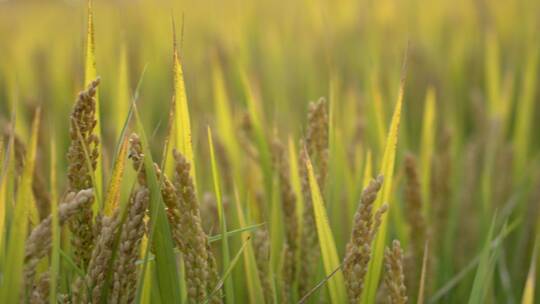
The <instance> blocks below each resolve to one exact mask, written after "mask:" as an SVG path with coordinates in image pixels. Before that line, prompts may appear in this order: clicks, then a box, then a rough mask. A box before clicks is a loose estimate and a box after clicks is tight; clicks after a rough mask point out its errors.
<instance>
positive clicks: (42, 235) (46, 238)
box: [24, 189, 93, 290]
mask: <svg viewBox="0 0 540 304" xmlns="http://www.w3.org/2000/svg"><path fill="white" fill-rule="evenodd" d="M92 201H93V193H92V190H91V189H87V190H81V191H79V192H78V193H73V192H72V193H69V194H67V195H66V197H65V198H64V202H63V203H62V204H60V206H59V207H58V221H59V224H60V225H63V224H64V223H65V222H66V221H67V220H68V219H70V218H71V217H73V216H74V215H76V214H77V213H78V212H80V210H81V209H84V208H88V207H90V205H91V204H92ZM51 223H52V217H51V216H50V215H49V216H48V217H47V218H46V219H45V220H43V221H42V222H41V223H40V224H39V225H38V226H36V227H35V228H34V229H33V230H32V232H30V235H29V236H28V238H27V239H26V244H25V253H24V261H25V266H24V281H25V284H26V288H27V290H31V288H32V286H33V284H34V276H35V273H36V266H37V265H38V263H39V262H40V260H41V259H42V258H44V257H46V256H47V253H48V252H49V250H50V248H51V245H52V225H51Z"/></svg>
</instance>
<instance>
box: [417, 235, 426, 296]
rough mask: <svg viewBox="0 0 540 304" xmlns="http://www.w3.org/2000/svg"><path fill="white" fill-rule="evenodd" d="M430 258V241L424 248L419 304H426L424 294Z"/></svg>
mask: <svg viewBox="0 0 540 304" xmlns="http://www.w3.org/2000/svg"><path fill="white" fill-rule="evenodd" d="M428 257H429V241H426V245H425V246H424V257H423V258H422V271H421V272H420V273H421V275H420V283H419V284H418V286H419V287H418V299H417V301H416V303H417V304H424V294H425V289H426V274H427V262H428Z"/></svg>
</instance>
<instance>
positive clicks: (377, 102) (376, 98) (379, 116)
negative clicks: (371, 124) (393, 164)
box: [373, 81, 386, 150]
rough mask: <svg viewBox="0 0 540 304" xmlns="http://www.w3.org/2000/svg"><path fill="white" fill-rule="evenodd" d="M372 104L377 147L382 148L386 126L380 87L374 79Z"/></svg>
mask: <svg viewBox="0 0 540 304" xmlns="http://www.w3.org/2000/svg"><path fill="white" fill-rule="evenodd" d="M373 106H374V110H375V122H376V124H377V130H378V132H377V143H378V144H379V149H380V150H382V149H383V145H384V138H385V134H386V126H385V124H384V120H385V117H386V113H385V109H384V104H383V99H382V94H381V89H380V87H379V84H378V82H375V81H374V84H373Z"/></svg>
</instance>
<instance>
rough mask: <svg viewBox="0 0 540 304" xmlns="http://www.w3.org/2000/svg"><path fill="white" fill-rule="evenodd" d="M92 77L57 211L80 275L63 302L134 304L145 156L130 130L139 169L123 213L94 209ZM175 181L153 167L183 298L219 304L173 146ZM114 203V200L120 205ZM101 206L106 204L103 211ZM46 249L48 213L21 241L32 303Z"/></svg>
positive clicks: (45, 278)
mask: <svg viewBox="0 0 540 304" xmlns="http://www.w3.org/2000/svg"><path fill="white" fill-rule="evenodd" d="M99 82H100V80H99V79H96V80H95V81H93V82H92V83H91V84H90V85H89V87H88V88H87V89H86V90H85V91H83V92H81V93H80V94H79V95H78V98H77V100H76V102H75V106H74V109H73V112H72V114H71V125H70V136H71V145H70V147H69V151H68V154H67V159H68V164H69V168H68V189H67V194H66V195H65V196H64V198H63V200H62V203H61V204H60V205H59V208H58V219H59V224H60V225H63V224H64V223H68V224H69V225H68V226H69V230H70V235H69V238H70V241H71V250H72V252H73V255H72V258H73V261H74V263H75V265H76V266H77V267H78V268H79V270H80V273H74V274H73V277H72V281H71V286H70V288H69V290H70V292H69V294H63V295H61V296H60V299H61V300H62V301H63V302H65V303H101V302H106V303H134V302H135V296H136V287H137V282H138V280H139V266H138V263H137V260H139V259H140V258H141V257H140V252H141V250H140V247H141V242H142V240H143V237H144V235H145V233H146V232H148V230H149V229H147V227H146V225H147V220H146V219H145V217H146V213H147V209H148V206H149V188H148V186H147V177H146V171H145V168H144V154H143V152H142V145H141V142H140V140H139V138H138V136H137V135H136V134H132V135H131V137H130V140H129V142H130V151H129V157H130V159H131V161H132V164H133V169H134V170H135V171H136V172H137V184H138V185H137V187H136V188H135V189H134V190H133V191H132V193H131V194H130V197H129V200H128V202H127V204H126V207H125V210H123V209H121V208H119V207H114V209H113V210H110V211H107V212H108V213H105V212H104V211H101V210H100V211H98V212H97V214H95V212H94V211H93V210H94V209H93V208H94V207H95V206H94V204H96V202H97V198H96V196H95V194H96V193H95V191H94V187H93V186H94V176H93V175H94V174H95V170H96V166H97V158H98V157H99V149H98V146H99V136H97V135H96V134H95V133H94V128H95V126H96V100H95V93H96V89H97V87H98V85H99ZM174 162H175V166H174V178H173V181H172V182H171V181H170V180H169V179H168V178H167V176H165V174H163V173H162V172H161V170H160V168H159V167H158V166H157V164H155V169H156V172H157V175H158V177H159V178H160V181H161V183H162V187H161V194H162V196H163V200H164V202H165V204H166V205H167V214H168V219H169V221H170V226H171V230H172V235H173V238H174V240H175V242H176V245H177V246H178V248H179V249H180V251H181V252H182V254H183V257H184V262H185V270H186V282H187V291H188V293H187V296H188V301H189V302H190V303H202V302H204V301H206V300H209V301H210V302H211V303H221V302H222V295H221V293H220V292H219V291H217V292H215V289H216V286H217V285H218V281H219V278H218V270H217V263H216V260H215V258H214V256H213V253H212V251H211V248H210V245H209V241H208V236H207V235H206V233H205V232H204V231H203V228H202V225H201V217H200V214H199V204H198V201H197V197H196V194H195V188H194V183H193V180H192V177H191V176H190V164H189V163H188V162H187V160H186V159H185V157H184V156H183V155H182V154H180V153H178V152H176V151H174ZM119 205H120V204H117V203H116V204H114V206H119ZM104 210H106V209H104ZM51 246H52V217H51V215H48V216H46V217H44V219H43V220H42V221H41V223H39V224H38V225H37V226H36V227H35V228H34V229H33V230H32V231H31V233H30V235H29V237H28V239H27V241H26V249H25V268H24V284H25V291H24V294H23V295H22V297H23V299H25V300H24V301H28V302H30V303H47V302H48V300H49V299H48V296H49V279H50V276H51V275H58V274H51V273H49V272H44V273H42V274H41V275H40V276H39V278H36V270H37V268H38V265H39V263H40V261H41V260H42V259H43V258H45V257H47V255H48V254H49V251H50V249H51Z"/></svg>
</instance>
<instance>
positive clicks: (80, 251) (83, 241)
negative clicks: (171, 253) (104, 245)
mask: <svg viewBox="0 0 540 304" xmlns="http://www.w3.org/2000/svg"><path fill="white" fill-rule="evenodd" d="M99 81H100V80H99V78H97V79H96V80H94V81H92V82H91V83H90V85H89V86H88V88H87V89H86V90H85V91H82V92H81V93H79V95H78V97H77V100H76V102H75V107H74V108H73V111H72V113H71V117H70V119H71V123H70V128H69V134H70V139H71V145H70V146H69V150H68V153H67V160H68V191H69V192H77V191H80V190H83V189H88V188H91V187H92V174H93V172H94V170H95V169H96V165H97V158H98V153H99V151H98V145H99V138H98V136H97V135H95V134H94V133H93V132H94V128H95V126H96V100H95V94H96V89H97V86H98V85H99ZM86 153H88V158H89V162H90V166H91V168H89V167H88V161H87V159H86ZM92 220H93V213H92V208H91V206H88V207H86V208H83V209H82V210H80V212H79V214H77V216H75V217H74V218H73V219H72V220H71V222H70V225H69V226H70V230H71V232H72V237H71V244H72V247H73V251H74V254H73V256H74V259H75V262H76V263H77V266H79V267H80V268H82V269H86V267H87V265H88V262H89V261H90V255H91V253H92V247H93V243H94V234H93V229H92Z"/></svg>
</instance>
